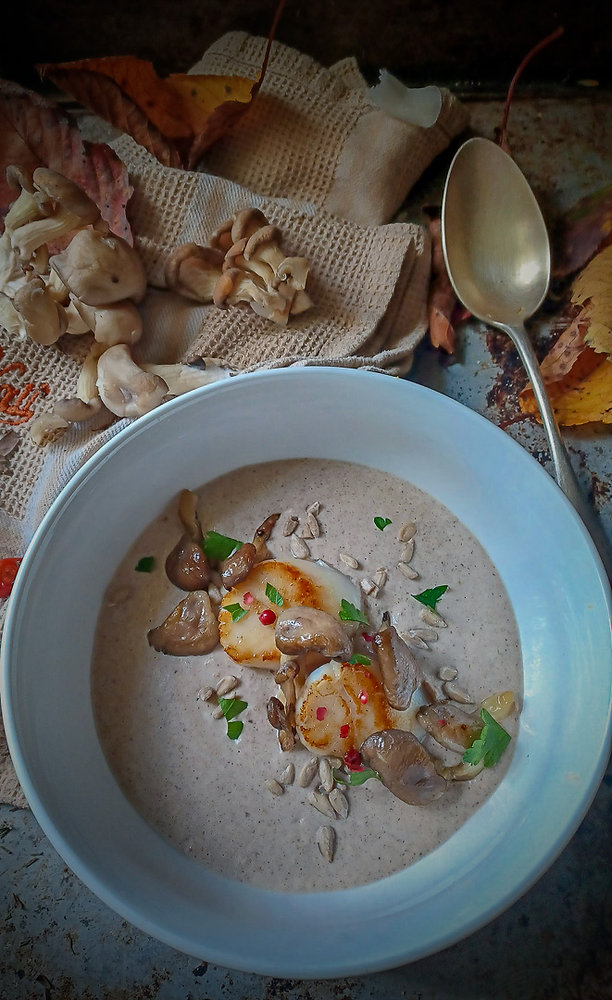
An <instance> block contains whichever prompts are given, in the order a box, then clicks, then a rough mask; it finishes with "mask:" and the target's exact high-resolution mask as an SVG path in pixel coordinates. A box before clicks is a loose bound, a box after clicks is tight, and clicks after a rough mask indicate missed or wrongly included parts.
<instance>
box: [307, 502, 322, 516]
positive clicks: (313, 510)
mask: <svg viewBox="0 0 612 1000" xmlns="http://www.w3.org/2000/svg"><path fill="white" fill-rule="evenodd" d="M320 512H321V504H320V503H319V501H318V500H315V501H314V503H311V504H310V506H309V507H307V508H306V513H307V514H314V515H315V517H316V515H317V514H320Z"/></svg>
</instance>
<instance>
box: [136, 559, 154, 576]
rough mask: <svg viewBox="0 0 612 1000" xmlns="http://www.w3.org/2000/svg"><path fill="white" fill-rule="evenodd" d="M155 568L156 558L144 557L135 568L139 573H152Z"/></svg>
mask: <svg viewBox="0 0 612 1000" xmlns="http://www.w3.org/2000/svg"><path fill="white" fill-rule="evenodd" d="M154 566H155V558H154V556H143V557H142V559H139V560H138V562H137V563H136V565H135V566H134V569H135V570H136V572H137V573H151V572H152V570H153V567H154Z"/></svg>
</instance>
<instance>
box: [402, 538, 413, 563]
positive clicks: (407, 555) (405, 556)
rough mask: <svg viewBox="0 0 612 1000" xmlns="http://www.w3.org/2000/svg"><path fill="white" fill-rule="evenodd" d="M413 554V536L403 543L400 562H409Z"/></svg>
mask: <svg viewBox="0 0 612 1000" xmlns="http://www.w3.org/2000/svg"><path fill="white" fill-rule="evenodd" d="M413 555H414V538H411V539H410V541H409V542H407V543H406V545H404V548H403V549H402V562H406V563H409V562H410V561H411V559H412V557H413Z"/></svg>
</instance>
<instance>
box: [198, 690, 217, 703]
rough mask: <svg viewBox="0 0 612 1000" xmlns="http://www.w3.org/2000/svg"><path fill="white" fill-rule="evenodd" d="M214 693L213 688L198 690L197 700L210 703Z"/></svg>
mask: <svg viewBox="0 0 612 1000" xmlns="http://www.w3.org/2000/svg"><path fill="white" fill-rule="evenodd" d="M214 693H215V692H214V688H210V687H209V688H200V690H199V691H198V698H199V700H200V701H210V699H211V698H212V696H213V695H214Z"/></svg>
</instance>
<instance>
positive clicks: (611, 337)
mask: <svg viewBox="0 0 612 1000" xmlns="http://www.w3.org/2000/svg"><path fill="white" fill-rule="evenodd" d="M572 302H573V303H574V305H577V306H583V307H584V311H585V313H586V314H587V317H588V329H587V331H586V333H585V337H584V339H585V341H586V343H587V344H589V345H590V346H591V347H592V348H593V350H594V351H597V352H598V353H599V354H608V355H612V245H610V246H607V247H605V248H604V249H603V250H600V252H599V253H598V254H596V255H595V257H593V259H592V260H591V261H590V262H589V263H588V264H587V266H586V267H585V268H584V270H583V271H581V273H580V274H579V275H578V277H577V278H576V280H575V281H574V285H573V288H572Z"/></svg>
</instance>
